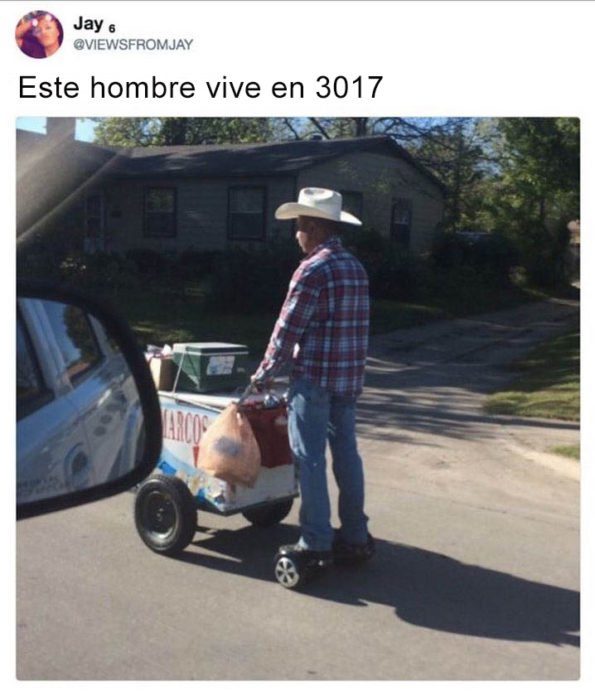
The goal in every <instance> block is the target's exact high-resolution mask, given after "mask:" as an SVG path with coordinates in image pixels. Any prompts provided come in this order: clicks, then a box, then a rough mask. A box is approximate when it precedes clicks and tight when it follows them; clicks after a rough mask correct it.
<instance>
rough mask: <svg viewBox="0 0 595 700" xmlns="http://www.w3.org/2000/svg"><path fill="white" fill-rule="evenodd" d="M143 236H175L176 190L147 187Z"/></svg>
mask: <svg viewBox="0 0 595 700" xmlns="http://www.w3.org/2000/svg"><path fill="white" fill-rule="evenodd" d="M144 205H145V206H144V235H145V236H147V237H149V238H173V237H174V236H175V235H176V190H175V189H174V188H173V187H149V188H147V189H146V190H145V203H144Z"/></svg>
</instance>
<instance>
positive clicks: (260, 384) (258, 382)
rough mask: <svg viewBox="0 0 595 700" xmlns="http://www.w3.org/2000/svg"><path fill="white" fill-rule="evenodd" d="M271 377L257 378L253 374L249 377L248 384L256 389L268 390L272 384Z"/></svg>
mask: <svg viewBox="0 0 595 700" xmlns="http://www.w3.org/2000/svg"><path fill="white" fill-rule="evenodd" d="M273 381H274V380H273V379H270V378H269V379H257V378H256V375H255V374H253V375H252V376H251V377H250V384H252V386H253V387H254V388H255V389H256V391H260V392H263V391H269V390H270V389H271V387H272V386H273Z"/></svg>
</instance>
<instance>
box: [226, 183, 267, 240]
mask: <svg viewBox="0 0 595 700" xmlns="http://www.w3.org/2000/svg"><path fill="white" fill-rule="evenodd" d="M238 190H259V191H261V192H262V231H261V235H260V236H259V237H258V238H255V237H249V238H247V237H244V236H233V235H232V218H233V215H234V214H241V213H242V212H233V211H232V208H231V205H232V196H233V192H236V191H238ZM267 209H268V187H267V185H229V186H228V188H227V240H228V241H236V242H237V241H244V242H253V243H259V242H263V241H266V238H267V235H266V234H267ZM243 213H246V212H243Z"/></svg>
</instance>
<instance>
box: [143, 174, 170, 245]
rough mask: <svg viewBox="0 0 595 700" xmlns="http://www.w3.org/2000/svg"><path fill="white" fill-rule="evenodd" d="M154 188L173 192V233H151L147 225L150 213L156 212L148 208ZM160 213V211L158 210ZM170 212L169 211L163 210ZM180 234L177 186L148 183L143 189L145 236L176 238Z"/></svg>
mask: <svg viewBox="0 0 595 700" xmlns="http://www.w3.org/2000/svg"><path fill="white" fill-rule="evenodd" d="M152 190H167V191H169V192H173V199H174V202H173V211H172V212H171V215H172V217H173V226H172V228H173V233H150V232H149V230H148V227H147V220H148V217H149V216H150V214H152V213H155V212H149V211H148V209H147V202H148V199H149V193H150V192H151V191H152ZM157 213H159V212H157ZM161 213H169V212H161ZM177 235H178V190H177V188H176V187H172V186H169V185H146V186H145V188H144V190H143V238H157V239H159V238H168V239H169V238H176V237H177Z"/></svg>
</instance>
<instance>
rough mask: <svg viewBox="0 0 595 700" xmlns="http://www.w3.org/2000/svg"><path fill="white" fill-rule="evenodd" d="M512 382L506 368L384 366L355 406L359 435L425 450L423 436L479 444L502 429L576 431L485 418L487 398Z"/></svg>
mask: <svg viewBox="0 0 595 700" xmlns="http://www.w3.org/2000/svg"><path fill="white" fill-rule="evenodd" d="M512 376H513V374H512V373H511V371H510V369H508V368H507V369H502V368H496V367H488V366H483V367H481V368H477V367H472V366H470V365H456V366H455V365H440V366H438V367H416V368H412V369H403V368H402V365H399V364H398V363H397V362H385V368H384V369H383V370H382V371H381V372H379V371H378V370H375V369H374V368H371V369H368V371H367V374H366V391H365V393H364V394H363V395H362V397H361V398H360V400H359V401H358V414H357V415H358V435H359V436H360V437H363V438H372V439H378V438H380V439H382V440H386V441H388V442H401V443H412V444H428V443H426V442H424V438H423V436H427V437H430V436H445V437H452V438H459V439H464V440H469V439H471V440H473V439H476V440H481V439H484V438H486V437H489V436H490V435H493V433H494V428H495V427H497V426H500V425H508V426H525V427H530V428H547V429H548V430H550V431H556V430H568V429H570V428H573V427H577V428H578V425H577V424H575V423H572V422H568V421H557V420H541V419H539V418H524V417H516V416H503V415H495V416H491V415H489V414H486V413H483V411H482V409H481V405H482V404H483V401H484V399H485V398H486V395H487V394H488V393H489V392H490V391H491V390H493V389H495V388H499V387H501V386H502V385H503V383H505V382H506V381H510V379H511V377H512ZM384 426H386V428H387V429H384ZM395 428H396V430H395ZM404 431H407V432H404Z"/></svg>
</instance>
